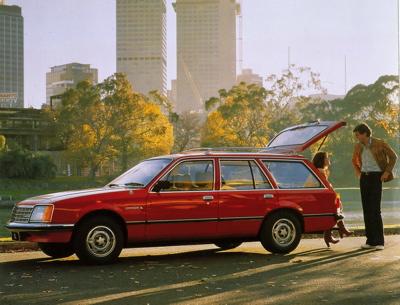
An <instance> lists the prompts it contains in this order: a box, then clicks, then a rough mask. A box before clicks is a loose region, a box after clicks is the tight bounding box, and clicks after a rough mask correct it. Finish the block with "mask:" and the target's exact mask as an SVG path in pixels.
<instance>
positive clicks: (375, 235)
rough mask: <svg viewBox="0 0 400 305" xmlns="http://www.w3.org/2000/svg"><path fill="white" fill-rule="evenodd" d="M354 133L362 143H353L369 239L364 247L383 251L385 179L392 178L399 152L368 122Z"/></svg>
mask: <svg viewBox="0 0 400 305" xmlns="http://www.w3.org/2000/svg"><path fill="white" fill-rule="evenodd" d="M353 133H354V136H355V138H356V139H357V140H358V142H359V143H357V144H356V145H355V146H354V152H353V160H352V161H353V166H354V169H355V172H356V175H357V177H359V178H360V191H361V201H362V207H363V213H364V223H365V234H366V236H367V242H366V243H365V244H364V245H362V246H361V248H363V249H376V250H383V249H384V243H385V241H384V236H383V222H382V216H381V197H382V182H387V181H390V180H392V179H393V168H394V165H395V164H396V159H397V155H396V153H395V152H394V151H393V149H392V148H391V147H390V146H389V145H388V144H387V143H386V142H385V141H383V140H380V139H376V138H374V137H372V136H371V134H372V132H371V129H370V128H369V126H368V125H367V124H360V125H357V126H356V127H355V128H354V130H353Z"/></svg>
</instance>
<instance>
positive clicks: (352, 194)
mask: <svg viewBox="0 0 400 305" xmlns="http://www.w3.org/2000/svg"><path fill="white" fill-rule="evenodd" d="M336 192H338V193H339V194H340V197H341V199H342V203H343V210H344V215H345V223H346V225H347V226H348V227H350V228H355V227H363V226H364V220H363V214H362V208H361V196H360V190H359V189H358V188H337V189H336ZM11 209H12V206H11V205H6V206H5V205H4V206H0V237H5V236H7V237H8V236H9V233H8V231H7V230H6V229H5V228H4V225H5V224H6V222H7V220H8V218H9V217H10V214H11ZM382 216H383V222H384V224H385V225H387V226H389V225H398V224H400V188H390V189H384V190H383V196H382Z"/></svg>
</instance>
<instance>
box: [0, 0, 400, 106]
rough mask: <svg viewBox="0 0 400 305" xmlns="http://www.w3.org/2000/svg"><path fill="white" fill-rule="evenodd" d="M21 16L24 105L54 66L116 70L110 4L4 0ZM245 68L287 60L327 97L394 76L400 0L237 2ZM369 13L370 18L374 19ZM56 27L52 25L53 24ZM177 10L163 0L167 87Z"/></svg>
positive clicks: (37, 97)
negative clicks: (315, 80)
mask: <svg viewBox="0 0 400 305" xmlns="http://www.w3.org/2000/svg"><path fill="white" fill-rule="evenodd" d="M6 4H7V5H20V6H22V14H23V16H24V19H25V29H24V30H25V35H24V36H25V107H29V106H34V107H40V106H41V104H42V103H44V102H45V94H46V93H45V73H46V72H47V71H48V69H49V68H50V67H51V66H56V65H62V64H65V63H69V62H82V63H88V64H91V65H92V66H95V67H96V68H98V70H99V81H102V80H103V79H104V78H106V77H108V76H110V75H111V74H113V73H114V72H115V71H116V66H115V61H116V60H115V59H116V52H115V45H116V44H115V41H116V37H115V34H116V29H115V1H94V0H88V1H85V2H80V1H76V0H70V1H61V0H60V1H49V0H42V1H40V2H34V1H26V0H7V1H6ZM242 9H243V49H244V52H243V68H251V69H252V70H253V71H254V73H257V74H259V75H261V76H262V77H264V78H265V77H266V76H267V75H269V74H272V73H279V72H280V71H281V70H283V69H285V68H286V67H287V63H288V47H290V62H291V63H294V64H296V65H300V66H309V67H311V68H312V70H313V71H315V72H319V73H320V74H321V79H322V81H323V85H324V86H325V87H326V88H327V89H328V92H329V93H332V94H343V92H344V57H345V56H346V57H347V88H351V87H353V86H354V85H356V84H358V83H364V84H370V83H372V82H374V81H375V80H376V79H377V78H378V77H379V76H380V75H383V74H397V73H398V27H397V24H398V20H397V19H398V13H397V12H398V7H397V1H395V0H389V1H385V2H383V3H382V2H379V1H375V0H374V1H372V0H369V1H360V0H353V1H345V0H337V1H334V3H332V2H330V3H320V2H318V1H315V0H303V1H301V2H298V1H294V0H291V1H262V0H252V1H242ZM371 16H373V17H374V18H371ZM55 25H56V26H55ZM175 26H176V15H175V13H174V11H173V8H172V1H171V0H167V54H168V55H167V56H168V65H167V78H168V82H167V86H168V88H169V87H170V82H171V80H172V79H176V69H177V67H176V27H175Z"/></svg>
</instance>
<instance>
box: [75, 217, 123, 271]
mask: <svg viewBox="0 0 400 305" xmlns="http://www.w3.org/2000/svg"><path fill="white" fill-rule="evenodd" d="M123 244H124V234H123V232H122V229H121V226H120V225H119V224H118V223H117V222H116V221H114V220H113V219H110V218H109V217H105V216H96V218H89V219H87V220H85V221H84V222H83V223H82V224H80V225H79V227H78V229H77V231H76V233H75V236H74V248H75V252H76V255H77V256H78V257H79V259H80V260H82V261H83V262H85V263H89V264H107V263H111V262H113V261H115V260H116V259H117V258H118V256H119V254H120V253H121V251H122V248H123Z"/></svg>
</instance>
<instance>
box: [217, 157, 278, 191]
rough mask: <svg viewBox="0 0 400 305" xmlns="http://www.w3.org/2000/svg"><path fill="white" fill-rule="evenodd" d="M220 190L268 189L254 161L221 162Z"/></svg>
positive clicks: (265, 180)
mask: <svg viewBox="0 0 400 305" xmlns="http://www.w3.org/2000/svg"><path fill="white" fill-rule="evenodd" d="M220 164H221V190H254V189H270V188H271V185H270V184H269V183H268V180H267V179H266V178H265V176H264V174H263V173H262V172H261V170H260V169H259V168H258V166H257V164H256V163H255V162H254V161H246V160H243V161H236V160H221V163H220Z"/></svg>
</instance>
